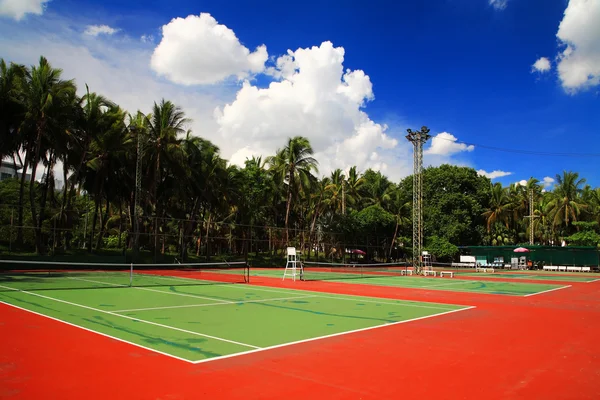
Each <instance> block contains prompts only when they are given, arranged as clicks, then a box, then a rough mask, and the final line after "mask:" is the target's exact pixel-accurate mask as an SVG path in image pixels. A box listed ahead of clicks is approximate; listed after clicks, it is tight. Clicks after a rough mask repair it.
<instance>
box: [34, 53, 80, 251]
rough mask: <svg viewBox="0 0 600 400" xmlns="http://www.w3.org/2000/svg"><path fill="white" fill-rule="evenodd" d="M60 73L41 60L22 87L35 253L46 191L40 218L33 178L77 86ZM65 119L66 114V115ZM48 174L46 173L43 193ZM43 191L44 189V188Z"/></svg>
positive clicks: (52, 159) (50, 161)
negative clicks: (28, 136) (52, 133)
mask: <svg viewBox="0 0 600 400" xmlns="http://www.w3.org/2000/svg"><path fill="white" fill-rule="evenodd" d="M61 75H62V70H61V69H56V68H53V67H52V66H51V65H50V63H49V62H48V60H47V59H46V58H45V57H40V61H39V64H38V65H37V66H32V67H31V69H28V70H27V71H26V73H25V78H24V84H23V101H24V106H25V109H26V112H25V118H24V126H23V128H24V129H25V130H26V132H30V133H31V136H30V138H29V140H27V141H26V159H27V161H28V162H29V163H30V164H31V179H30V183H29V199H30V203H31V214H32V218H33V220H34V221H36V225H37V226H36V227H35V237H36V251H37V252H38V253H40V252H42V251H43V249H42V232H41V226H42V221H43V218H44V207H45V192H44V193H42V201H41V203H40V213H39V218H38V216H37V215H38V214H37V210H36V205H35V178H36V173H37V167H38V164H39V163H40V161H42V160H43V159H46V158H45V157H44V158H42V156H45V153H46V149H47V147H45V146H48V145H51V144H52V143H54V144H57V142H58V141H59V140H60V139H59V138H58V137H56V136H54V137H50V135H51V132H52V130H53V129H54V130H55V132H57V131H60V130H62V129H64V127H62V126H61V125H62V124H61V121H60V117H63V116H65V114H64V111H65V109H66V108H71V106H72V104H73V102H74V100H75V99H76V96H75V92H76V87H75V83H74V81H73V80H62V79H61ZM66 116H67V117H68V114H67V115H66ZM55 160H56V154H53V151H52V149H51V152H50V157H48V159H47V161H48V171H51V170H52V169H53V167H54V165H53V164H54V162H55ZM49 179H50V175H49V174H48V173H47V174H46V190H47V185H48V182H49ZM43 190H44V189H43Z"/></svg>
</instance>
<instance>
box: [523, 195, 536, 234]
mask: <svg viewBox="0 0 600 400" xmlns="http://www.w3.org/2000/svg"><path fill="white" fill-rule="evenodd" d="M525 218H529V244H530V245H533V242H534V237H533V219H534V218H537V215H533V189H529V215H527V216H526V217H525Z"/></svg>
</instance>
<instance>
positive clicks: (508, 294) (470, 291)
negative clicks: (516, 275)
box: [331, 278, 570, 297]
mask: <svg viewBox="0 0 600 400" xmlns="http://www.w3.org/2000/svg"><path fill="white" fill-rule="evenodd" d="M432 279H433V278H432ZM459 280H460V279H459ZM395 281H396V279H393V280H388V281H386V282H395ZM331 282H337V283H346V282H344V281H341V280H339V281H336V280H333V281H331ZM386 282H381V283H378V284H373V286H387V287H397V288H404V289H420V290H441V291H451V292H456V293H474V294H491V295H501V296H513V297H524V296H532V295H534V294H538V293H541V292H537V293H529V294H527V295H522V294H517V293H503V292H501V291H500V292H494V291H481V290H472V289H461V290H453V289H452V288H447V289H446V288H443V286H444V285H447V284H440V285H430V286H401V285H396V284H393V283H388V284H386ZM473 282H479V283H488V282H489V281H477V280H471V279H464V280H460V282H452V283H448V284H458V283H473ZM492 283H509V284H513V285H514V284H516V285H546V286H557V285H552V284H541V283H539V284H538V283H523V282H492ZM361 284H364V285H367V283H361ZM569 286H570V285H569ZM437 287H440V289H436V288H437ZM557 289H561V288H554V289H550V290H557ZM542 293H543V292H542Z"/></svg>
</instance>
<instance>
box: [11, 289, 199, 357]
mask: <svg viewBox="0 0 600 400" xmlns="http://www.w3.org/2000/svg"><path fill="white" fill-rule="evenodd" d="M0 303H2V304H5V305H7V306H11V307H14V308H18V309H19V310H23V311H27V312H30V313H32V314H35V315H39V316H40V317H45V318H48V319H51V320H53V321H57V322H62V323H63V324H67V325H70V326H73V327H75V328H79V329H83V330H84V331H88V332H92V333H95V334H97V335H101V336H104V337H107V338H111V339H114V340H117V341H119V342H123V343H127V344H130V345H133V346H137V347H140V348H142V349H144V350H149V351H152V352H154V353H158V354H162V355H163V356H168V357H173V358H176V359H177V360H181V361H185V362H188V363H192V364H194V363H195V361H191V360H187V359H185V358H181V357H177V356H174V355H172V354H169V353H165V352H162V351H160V350H156V349H152V348H150V347H146V346H142V345H141V344H137V343H133V342H130V341H128V340H125V339H120V338H118V337H116V336H111V335H107V334H106V333H102V332H98V331H95V330H93V329H89V328H86V327H83V326H79V325H75V324H72V323H70V322H67V321H63V320H62V319H58V318H54V317H51V316H49V315H46V314H41V313H39V312H36V311H31V310H28V309H26V308H23V307H19V306H15V305H14V304H10V303H7V302H5V301H2V300H0Z"/></svg>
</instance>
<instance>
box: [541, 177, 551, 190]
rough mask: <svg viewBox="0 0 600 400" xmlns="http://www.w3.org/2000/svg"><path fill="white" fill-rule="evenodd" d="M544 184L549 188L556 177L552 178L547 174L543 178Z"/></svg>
mask: <svg viewBox="0 0 600 400" xmlns="http://www.w3.org/2000/svg"><path fill="white" fill-rule="evenodd" d="M542 184H543V185H544V188H549V187H550V186H552V185H554V178H551V177H549V176H546V177H545V178H544V179H543V180H542Z"/></svg>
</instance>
